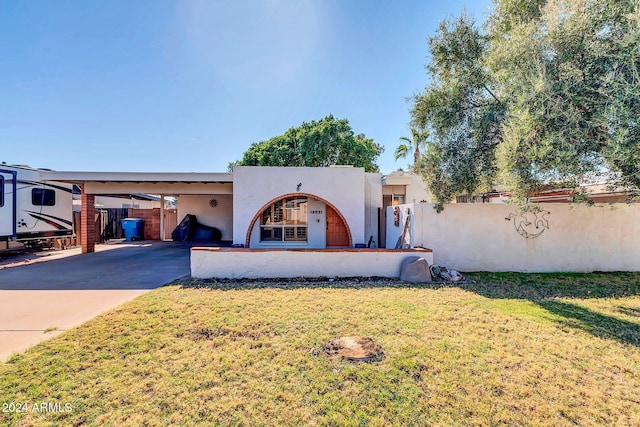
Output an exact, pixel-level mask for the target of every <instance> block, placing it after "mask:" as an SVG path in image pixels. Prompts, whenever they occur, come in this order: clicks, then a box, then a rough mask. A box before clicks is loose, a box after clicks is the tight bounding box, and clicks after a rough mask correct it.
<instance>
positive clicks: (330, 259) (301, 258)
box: [191, 247, 433, 279]
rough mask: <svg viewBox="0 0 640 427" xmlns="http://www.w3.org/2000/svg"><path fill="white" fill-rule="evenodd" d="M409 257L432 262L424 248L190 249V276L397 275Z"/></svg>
mask: <svg viewBox="0 0 640 427" xmlns="http://www.w3.org/2000/svg"><path fill="white" fill-rule="evenodd" d="M409 256H420V257H422V258H425V259H426V260H427V262H428V263H429V265H431V264H432V263H433V253H432V252H431V251H430V250H428V249H417V250H384V249H347V250H338V249H336V250H331V249H325V250H297V249H235V248H200V247H196V248H192V249H191V277H193V278H197V279H209V278H218V279H240V278H246V279H256V278H292V277H359V276H362V277H373V276H378V277H399V276H400V264H401V263H402V261H403V260H404V259H405V258H407V257H409Z"/></svg>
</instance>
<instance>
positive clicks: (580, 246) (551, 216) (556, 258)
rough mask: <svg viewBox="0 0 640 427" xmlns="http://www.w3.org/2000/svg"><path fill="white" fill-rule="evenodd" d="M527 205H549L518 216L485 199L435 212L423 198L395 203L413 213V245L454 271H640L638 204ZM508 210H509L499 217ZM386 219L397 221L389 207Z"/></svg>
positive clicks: (511, 208) (512, 209) (510, 207)
mask: <svg viewBox="0 0 640 427" xmlns="http://www.w3.org/2000/svg"><path fill="white" fill-rule="evenodd" d="M533 206H535V207H539V208H541V209H543V210H545V211H548V212H549V213H548V214H546V215H544V217H543V216H542V214H541V213H538V214H537V216H533V214H531V213H528V214H526V216H525V218H523V217H518V216H517V215H518V213H517V207H516V206H514V205H508V204H492V203H491V204H489V203H488V204H477V203H469V204H467V203H457V204H449V205H445V209H444V211H442V212H441V213H439V214H438V213H436V211H435V210H434V209H433V204H429V203H418V204H415V205H414V204H408V205H402V206H400V209H401V212H405V210H406V208H410V209H411V212H412V214H413V218H412V219H413V220H414V221H413V227H412V229H413V230H412V232H413V242H414V245H415V246H422V247H425V248H429V249H431V250H433V253H434V262H435V263H436V264H438V265H441V266H446V267H449V268H455V269H457V270H461V271H524V272H561V271H576V272H591V271H640V204H632V205H628V204H624V203H618V204H614V205H602V206H592V207H588V206H584V205H571V204H564V203H562V204H561V203H540V204H535V205H533ZM389 209H392V208H389ZM510 214H515V216H513V217H511V219H510V220H509V221H507V220H506V219H505V218H507V217H509V215H510ZM388 219H389V220H388V221H389V222H388V224H387V227H389V228H388V230H393V229H397V228H398V227H394V226H393V211H392V210H390V211H389V212H388ZM403 220H404V218H403ZM536 223H537V225H538V228H536V227H535V225H536ZM401 225H402V222H401ZM517 226H522V228H521V231H522V230H524V233H522V234H526V233H530V234H537V233H540V232H541V231H542V233H541V234H540V235H539V236H538V237H536V238H525V237H523V236H522V235H521V234H520V233H519V232H518V230H516V227H517ZM545 226H548V228H546V227H545ZM400 230H401V228H400ZM390 234H392V233H388V236H389V235H390ZM396 234H397V233H396ZM390 238H391V239H393V235H391V236H390ZM396 239H397V236H396ZM394 244H395V242H394Z"/></svg>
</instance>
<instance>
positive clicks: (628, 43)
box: [412, 0, 640, 203]
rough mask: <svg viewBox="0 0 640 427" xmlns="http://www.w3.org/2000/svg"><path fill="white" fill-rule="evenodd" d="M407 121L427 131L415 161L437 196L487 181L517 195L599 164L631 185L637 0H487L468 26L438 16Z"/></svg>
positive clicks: (636, 181) (568, 181)
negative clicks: (479, 17)
mask: <svg viewBox="0 0 640 427" xmlns="http://www.w3.org/2000/svg"><path fill="white" fill-rule="evenodd" d="M429 48H430V52H431V62H430V63H429V64H428V66H427V69H428V72H429V74H430V78H431V79H430V83H429V84H428V85H427V87H426V88H425V90H424V92H423V93H421V94H419V95H417V96H415V98H414V104H413V109H412V121H413V123H416V124H418V125H420V126H424V127H428V128H431V129H432V130H433V137H434V142H433V143H432V144H430V146H429V148H428V150H427V155H426V156H424V159H423V161H422V164H421V170H422V172H423V173H424V174H425V176H426V178H427V182H428V183H429V186H430V188H431V191H432V192H433V194H434V195H435V196H436V198H437V199H438V200H439V201H440V202H441V203H442V202H446V201H448V200H449V199H450V198H451V197H452V196H453V195H455V194H456V193H461V192H467V193H473V192H477V191H482V190H483V189H486V188H488V186H489V185H491V184H493V183H500V184H504V185H506V186H507V187H508V188H509V189H510V190H511V192H512V194H513V195H514V196H515V197H516V198H518V199H520V200H526V199H527V197H528V195H529V194H531V192H532V191H535V189H536V188H537V187H538V186H540V185H542V184H545V183H562V184H563V185H570V186H574V187H578V186H579V185H580V184H581V183H582V182H584V180H586V179H588V178H589V177H590V176H593V175H594V174H597V173H602V172H604V171H609V172H613V173H612V174H611V176H612V177H614V178H615V179H616V181H617V184H619V185H620V186H623V187H625V188H626V189H628V190H630V191H632V192H636V193H637V192H638V189H639V188H640V122H639V120H638V111H640V110H639V107H640V93H639V92H640V91H639V83H640V78H639V73H638V68H637V64H638V55H639V54H640V6H639V3H638V1H637V0H598V1H595V0H548V1H545V0H496V1H495V7H494V9H493V11H492V13H491V14H490V16H489V18H488V20H487V22H486V23H485V25H484V26H483V28H480V27H479V26H478V25H476V23H475V22H474V21H473V19H471V18H470V17H469V16H466V15H462V16H461V17H459V18H457V19H454V20H448V21H445V22H443V23H442V24H441V25H440V27H439V29H438V31H437V33H436V35H435V36H434V37H432V38H431V39H430V40H429Z"/></svg>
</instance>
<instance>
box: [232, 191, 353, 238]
mask: <svg viewBox="0 0 640 427" xmlns="http://www.w3.org/2000/svg"><path fill="white" fill-rule="evenodd" d="M309 200H314V201H317V202H321V203H322V204H324V209H323V210H324V211H325V212H322V211H321V210H320V211H319V210H309V205H310V203H308V201H309ZM321 218H322V219H321ZM256 226H258V227H260V230H259V235H260V241H261V242H269V243H270V244H280V243H281V246H283V247H286V246H287V243H289V244H295V243H297V244H300V243H304V242H305V241H308V238H309V235H310V234H311V235H314V234H315V235H317V232H318V231H322V232H323V236H322V237H324V242H325V244H324V247H327V246H331V247H351V246H352V245H353V242H352V236H351V230H350V228H349V225H348V224H347V221H346V220H345V218H344V216H343V215H342V213H341V212H340V211H339V210H338V209H337V208H336V207H335V206H334V205H333V204H332V203H330V202H329V201H327V200H325V199H323V198H322V197H319V196H316V195H314V194H309V193H289V194H283V195H281V196H278V197H276V198H274V199H272V200H270V201H269V202H267V203H265V204H264V205H263V206H262V207H261V208H260V209H258V211H257V212H256V214H255V215H254V216H253V218H252V220H251V222H250V223H249V227H248V228H247V233H246V237H245V247H246V248H249V247H251V235H252V233H253V232H254V228H255V227H256ZM314 229H315V230H314ZM254 238H255V237H254Z"/></svg>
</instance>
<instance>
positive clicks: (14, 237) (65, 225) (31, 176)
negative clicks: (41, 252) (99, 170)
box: [0, 163, 73, 251]
mask: <svg viewBox="0 0 640 427" xmlns="http://www.w3.org/2000/svg"><path fill="white" fill-rule="evenodd" d="M41 170H45V169H34V168H30V167H28V166H16V165H7V164H4V163H2V164H0V251H3V250H16V249H20V248H22V247H24V245H30V244H35V243H42V242H44V241H51V239H54V238H58V237H64V236H71V235H73V213H72V205H73V200H72V197H73V196H72V189H73V186H72V185H71V184H65V183H61V182H54V181H43V180H42V179H41V178H40V172H41Z"/></svg>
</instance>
